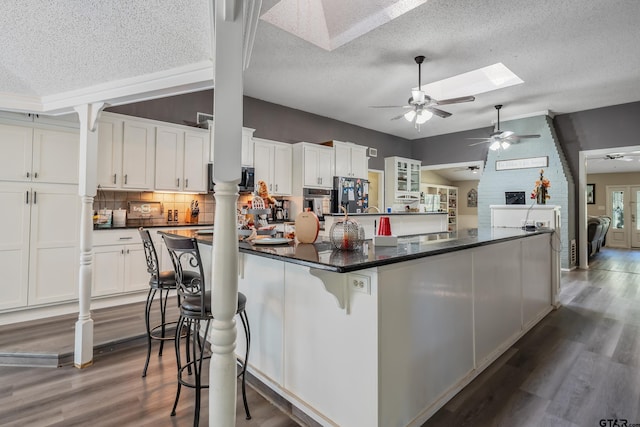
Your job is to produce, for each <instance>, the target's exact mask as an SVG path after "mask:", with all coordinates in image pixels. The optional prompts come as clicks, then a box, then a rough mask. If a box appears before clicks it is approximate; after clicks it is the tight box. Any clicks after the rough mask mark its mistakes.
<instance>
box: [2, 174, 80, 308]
mask: <svg viewBox="0 0 640 427" xmlns="http://www.w3.org/2000/svg"><path fill="white" fill-rule="evenodd" d="M77 191H78V190H77V187H76V186H75V185H50V184H18V183H0V206H2V209H1V210H0V234H1V235H2V240H1V241H0V268H1V269H2V273H3V279H2V280H1V281H0V294H1V295H2V298H0V310H4V309H12V308H18V307H25V306H35V305H41V304H49V303H55V302H61V301H67V300H72V299H74V298H77V295H78V261H79V256H80V253H79V223H80V220H79V217H80V201H79V197H78V194H77Z"/></svg>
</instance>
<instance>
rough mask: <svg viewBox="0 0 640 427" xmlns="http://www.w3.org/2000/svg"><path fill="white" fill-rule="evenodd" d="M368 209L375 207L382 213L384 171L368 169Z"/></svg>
mask: <svg viewBox="0 0 640 427" xmlns="http://www.w3.org/2000/svg"><path fill="white" fill-rule="evenodd" d="M367 179H368V180H369V207H372V206H375V207H376V208H378V209H379V210H380V212H384V211H385V208H384V171H381V170H377V169H369V174H368V176H367Z"/></svg>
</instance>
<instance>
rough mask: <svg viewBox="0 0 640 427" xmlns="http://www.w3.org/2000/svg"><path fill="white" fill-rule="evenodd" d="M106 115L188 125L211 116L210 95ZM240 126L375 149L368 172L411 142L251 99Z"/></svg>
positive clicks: (278, 137)
mask: <svg viewBox="0 0 640 427" xmlns="http://www.w3.org/2000/svg"><path fill="white" fill-rule="evenodd" d="M107 111H111V112H114V113H120V114H126V115H129V116H136V117H144V118H147V119H153V120H160V121H164V122H169V123H177V124H188V123H189V122H195V121H196V113H198V112H200V113H208V114H212V111H213V91H212V90H208V91H202V92H194V93H190V94H185V95H178V96H172V97H168V98H162V99H155V100H150V101H144V102H137V103H134V104H128V105H121V106H117V107H111V108H108V109H107ZM243 114H244V126H245V127H249V128H252V129H255V130H256V131H255V133H254V136H256V137H258V138H265V139H273V140H275V141H281V142H287V143H295V142H300V141H306V142H314V143H315V142H324V141H329V140H332V139H336V140H339V141H348V142H353V143H356V144H358V145H364V146H366V147H373V148H377V149H378V156H377V157H372V158H371V159H369V168H370V169H380V170H383V169H384V158H385V157H390V156H402V157H411V154H412V153H411V142H410V141H408V140H406V139H404V138H399V137H397V136H392V135H388V134H385V133H381V132H376V131H373V130H370V129H365V128H363V127H359V126H354V125H351V124H348V123H344V122H341V121H338V120H334V119H329V118H327V117H322V116H318V115H316V114H311V113H307V112H304V111H300V110H295V109H293V108H288V107H284V106H282V105H277V104H272V103H270V102H266V101H261V100H259V99H255V98H249V97H246V96H245V97H244V112H243Z"/></svg>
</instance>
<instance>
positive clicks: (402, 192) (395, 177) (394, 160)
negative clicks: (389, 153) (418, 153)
mask: <svg viewBox="0 0 640 427" xmlns="http://www.w3.org/2000/svg"><path fill="white" fill-rule="evenodd" d="M420 166H421V162H420V161H419V160H412V159H405V158H402V157H387V158H385V159H384V172H385V173H384V175H385V198H386V204H387V206H391V205H393V204H394V203H404V202H407V201H415V202H416V203H417V202H418V201H419V199H420Z"/></svg>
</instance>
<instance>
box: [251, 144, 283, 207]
mask: <svg viewBox="0 0 640 427" xmlns="http://www.w3.org/2000/svg"><path fill="white" fill-rule="evenodd" d="M291 158H292V149H291V144H284V143H282V142H277V141H269V140H266V139H261V138H254V165H255V181H256V183H257V182H258V181H259V180H263V181H264V182H266V183H267V186H268V187H269V193H270V194H272V195H274V196H290V195H291Z"/></svg>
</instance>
